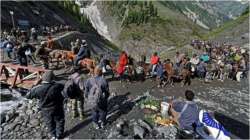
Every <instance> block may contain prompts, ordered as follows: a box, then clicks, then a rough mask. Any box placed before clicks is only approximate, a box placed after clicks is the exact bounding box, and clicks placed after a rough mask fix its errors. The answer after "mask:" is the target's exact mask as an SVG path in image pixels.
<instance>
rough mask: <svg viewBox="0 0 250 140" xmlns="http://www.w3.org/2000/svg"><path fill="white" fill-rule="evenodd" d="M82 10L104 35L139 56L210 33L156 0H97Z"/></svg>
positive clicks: (182, 43)
mask: <svg viewBox="0 0 250 140" xmlns="http://www.w3.org/2000/svg"><path fill="white" fill-rule="evenodd" d="M82 9H83V12H84V14H85V15H87V17H88V18H89V20H90V21H91V23H92V25H93V26H94V27H95V28H96V29H97V31H98V32H99V33H100V34H101V35H103V36H104V37H106V36H107V38H108V39H109V40H110V41H112V42H113V43H115V44H116V45H117V46H119V47H120V48H121V49H122V50H125V51H127V52H129V54H131V55H132V56H134V57H137V58H138V57H139V56H140V55H142V54H146V55H151V53H152V52H153V51H157V52H159V53H160V55H161V52H163V51H167V50H168V49H172V48H175V47H181V46H183V45H184V44H186V43H188V42H189V41H190V40H191V39H193V38H200V36H201V35H202V34H205V33H206V32H207V31H206V30H205V29H203V28H202V27H200V26H198V25H196V24H195V23H194V22H192V21H191V20H190V19H188V18H187V17H186V16H185V15H183V14H181V13H180V12H176V11H173V10H171V9H170V8H168V7H165V6H164V5H162V4H161V3H160V2H157V1H154V2H150V1H147V2H145V1H144V2H143V1H105V2H102V1H94V2H92V3H91V4H87V6H86V5H84V6H82Z"/></svg>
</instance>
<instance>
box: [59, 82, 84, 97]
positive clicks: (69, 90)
mask: <svg viewBox="0 0 250 140" xmlns="http://www.w3.org/2000/svg"><path fill="white" fill-rule="evenodd" d="M80 94H81V90H80V88H79V86H77V85H76V84H75V83H74V81H73V79H69V80H68V81H67V82H66V83H65V85H64V89H63V95H64V96H65V97H66V98H70V99H76V98H77V97H79V96H80Z"/></svg>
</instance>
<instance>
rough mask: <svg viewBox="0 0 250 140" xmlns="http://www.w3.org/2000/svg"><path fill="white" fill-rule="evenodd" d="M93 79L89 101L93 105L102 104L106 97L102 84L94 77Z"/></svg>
mask: <svg viewBox="0 0 250 140" xmlns="http://www.w3.org/2000/svg"><path fill="white" fill-rule="evenodd" d="M91 80H92V81H91V82H92V84H93V85H92V87H91V89H90V91H89V95H88V101H89V105H90V106H91V107H96V106H97V105H100V103H101V101H102V99H104V98H105V97H104V94H103V92H102V89H101V86H100V85H99V84H98V83H97V81H96V80H95V79H94V78H93V79H91Z"/></svg>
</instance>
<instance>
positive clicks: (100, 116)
mask: <svg viewBox="0 0 250 140" xmlns="http://www.w3.org/2000/svg"><path fill="white" fill-rule="evenodd" d="M106 116H107V110H106V109H101V108H99V107H95V108H94V109H93V110H92V120H93V122H95V123H96V124H98V121H99V120H101V121H102V122H103V123H105V122H106Z"/></svg>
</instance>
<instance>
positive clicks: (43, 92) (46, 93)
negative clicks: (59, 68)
mask: <svg viewBox="0 0 250 140" xmlns="http://www.w3.org/2000/svg"><path fill="white" fill-rule="evenodd" d="M54 78H55V76H54V73H53V71H47V72H45V73H44V74H43V76H42V79H41V81H39V82H40V84H39V85H37V86H34V87H33V88H32V89H31V90H30V91H29V92H28V93H27V95H26V97H27V98H28V99H32V98H36V99H39V106H40V109H41V112H42V115H43V117H44V120H45V123H46V125H47V127H48V130H49V132H50V135H51V136H50V137H51V138H58V139H60V138H63V133H64V122H65V120H64V108H63V102H64V97H63V95H62V93H61V92H62V90H63V85H62V84H59V83H55V82H54V81H53V80H54Z"/></svg>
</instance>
